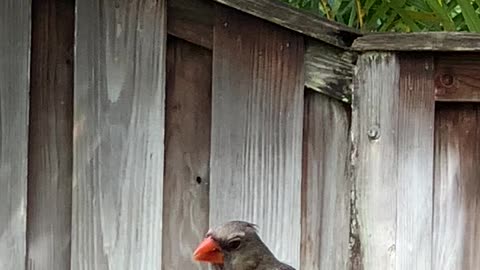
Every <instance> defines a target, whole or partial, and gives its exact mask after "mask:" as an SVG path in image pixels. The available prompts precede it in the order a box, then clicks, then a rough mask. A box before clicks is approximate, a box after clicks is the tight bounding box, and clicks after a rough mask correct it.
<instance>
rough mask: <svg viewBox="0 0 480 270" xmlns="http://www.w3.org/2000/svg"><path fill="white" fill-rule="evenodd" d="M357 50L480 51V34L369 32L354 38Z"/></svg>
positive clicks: (353, 47)
mask: <svg viewBox="0 0 480 270" xmlns="http://www.w3.org/2000/svg"><path fill="white" fill-rule="evenodd" d="M352 49H354V50H358V51H475V52H478V51H480V35H479V34H478V33H465V32H417V33H370V34H366V35H364V36H362V37H359V38H357V39H355V41H354V42H353V45H352Z"/></svg>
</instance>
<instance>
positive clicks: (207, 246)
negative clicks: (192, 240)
mask: <svg viewBox="0 0 480 270" xmlns="http://www.w3.org/2000/svg"><path fill="white" fill-rule="evenodd" d="M193 259H194V260H196V261H199V262H208V263H211V264H223V253H222V251H221V250H220V246H219V245H218V243H217V242H216V241H215V240H213V238H212V237H207V238H205V239H204V240H203V241H202V242H201V243H200V245H198V247H197V249H196V250H195V252H194V253H193Z"/></svg>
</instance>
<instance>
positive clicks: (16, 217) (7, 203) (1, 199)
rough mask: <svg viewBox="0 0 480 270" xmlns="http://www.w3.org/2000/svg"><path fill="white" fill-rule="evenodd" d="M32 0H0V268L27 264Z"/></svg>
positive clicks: (14, 268)
mask: <svg viewBox="0 0 480 270" xmlns="http://www.w3.org/2000/svg"><path fill="white" fill-rule="evenodd" d="M30 10H31V1H30V0H7V1H1V2H0V269H2V270H23V269H25V255H26V251H25V242H26V212H27V211H26V206H27V146H28V110H29V109H28V106H29V101H28V92H29V78H30V74H29V71H30V25H31V21H30V15H31V13H30Z"/></svg>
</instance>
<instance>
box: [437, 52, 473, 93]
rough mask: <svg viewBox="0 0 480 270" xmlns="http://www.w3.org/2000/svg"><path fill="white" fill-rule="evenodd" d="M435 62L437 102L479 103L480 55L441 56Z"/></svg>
mask: <svg viewBox="0 0 480 270" xmlns="http://www.w3.org/2000/svg"><path fill="white" fill-rule="evenodd" d="M435 60H436V61H435V88H436V90H435V91H436V93H435V94H436V99H437V100H439V101H468V102H480V67H479V65H480V54H471V53H468V54H458V53H456V54H443V55H439V56H437V57H436V59H435Z"/></svg>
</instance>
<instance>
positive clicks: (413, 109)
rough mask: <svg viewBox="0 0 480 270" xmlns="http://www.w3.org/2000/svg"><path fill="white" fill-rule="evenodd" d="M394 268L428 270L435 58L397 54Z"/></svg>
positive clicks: (429, 258) (429, 257)
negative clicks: (398, 64) (398, 87)
mask: <svg viewBox="0 0 480 270" xmlns="http://www.w3.org/2000/svg"><path fill="white" fill-rule="evenodd" d="M399 60H400V67H401V68H400V92H399V93H398V94H399V107H398V131H397V132H398V142H397V146H396V147H397V149H396V151H397V156H398V163H397V164H396V166H397V170H398V171H397V177H398V178H397V240H396V250H397V269H398V270H410V269H419V270H423V269H432V215H433V202H432V198H433V171H434V167H433V159H434V153H433V150H434V129H433V126H434V122H435V91H434V90H435V88H434V81H433V57H431V56H420V55H417V54H407V55H405V54H400V59H399Z"/></svg>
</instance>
